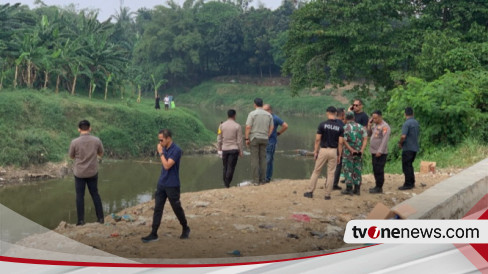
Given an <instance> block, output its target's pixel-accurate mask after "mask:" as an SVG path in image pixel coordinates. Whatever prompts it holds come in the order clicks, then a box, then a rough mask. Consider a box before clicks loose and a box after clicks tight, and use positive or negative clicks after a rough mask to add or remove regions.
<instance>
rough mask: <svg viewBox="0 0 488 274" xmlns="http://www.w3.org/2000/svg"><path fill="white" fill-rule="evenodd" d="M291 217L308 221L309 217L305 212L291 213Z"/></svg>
mask: <svg viewBox="0 0 488 274" xmlns="http://www.w3.org/2000/svg"><path fill="white" fill-rule="evenodd" d="M291 218H293V219H294V220H295V221H298V222H305V223H308V222H310V217H309V216H308V215H307V214H293V215H291Z"/></svg>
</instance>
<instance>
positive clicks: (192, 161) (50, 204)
mask: <svg viewBox="0 0 488 274" xmlns="http://www.w3.org/2000/svg"><path fill="white" fill-rule="evenodd" d="M193 111H195V112H196V113H198V114H199V116H200V118H201V120H202V121H203V123H204V124H205V126H206V127H207V128H208V129H210V130H212V131H217V128H218V125H219V124H220V122H221V121H225V120H226V110H214V109H210V110H209V109H193ZM247 113H248V111H247V110H246V111H242V113H241V111H238V113H237V122H239V123H240V124H241V125H244V124H245V120H246V118H247ZM277 114H278V115H279V116H280V117H281V118H282V119H283V120H284V121H286V122H287V123H288V125H289V129H288V130H287V131H286V132H285V133H284V134H283V135H281V136H279V137H278V138H279V139H278V140H279V141H278V146H277V148H276V154H275V161H274V174H273V180H279V179H306V178H310V175H311V173H312V170H313V166H314V162H313V159H312V158H311V157H304V156H300V155H298V154H297V150H298V149H305V150H313V142H314V138H315V133H316V128H317V126H318V124H319V123H320V122H321V121H322V120H323V119H324V117H293V116H292V117H290V116H286V115H280V114H279V113H277ZM321 119H322V120H321ZM243 130H244V126H243ZM155 132H157V129H156V130H155ZM174 135H175V133H174ZM176 135H177V134H176ZM176 135H175V136H174V142H175V143H178V139H177V136H176ZM156 137H157V136H155V145H156V143H157V138H156ZM102 141H103V140H102ZM245 150H246V151H247V152H248V151H249V149H247V148H246V149H245ZM245 154H246V155H245V156H244V157H242V158H240V159H239V160H238V162H237V167H236V172H235V174H234V179H233V181H232V184H231V186H236V184H238V183H241V182H245V181H249V180H251V172H250V156H249V155H248V153H245ZM160 171H161V165H160V163H159V159H158V158H157V157H156V158H145V159H133V160H121V161H111V160H104V162H103V163H102V164H101V165H100V171H99V185H98V188H99V192H100V195H101V197H102V202H103V207H104V213H105V215H108V214H110V213H112V212H118V211H120V210H122V209H124V208H127V207H131V206H134V205H137V204H139V203H142V202H146V201H149V200H151V199H152V195H153V193H154V191H155V188H156V183H157V180H158V177H159V174H160ZM180 177H181V183H182V186H181V188H182V192H189V191H192V192H193V191H200V190H206V189H214V188H223V184H222V160H221V159H220V158H218V157H217V156H216V155H183V157H182V160H181V165H180ZM0 202H1V203H2V204H3V205H5V206H7V207H9V208H10V209H12V210H14V211H16V212H18V213H19V214H21V215H23V216H25V217H26V218H29V219H31V220H33V221H35V222H37V223H39V224H41V225H43V226H45V227H47V228H50V229H52V228H55V227H56V226H57V225H58V224H59V223H60V222H61V221H67V222H68V223H76V206H75V189H74V179H73V178H72V177H71V176H68V177H66V178H63V179H56V180H49V181H43V182H36V183H31V184H27V185H19V186H8V187H4V188H2V189H0ZM85 219H86V221H87V222H94V221H95V212H94V208H93V202H92V200H91V197H90V194H89V193H88V190H87V191H86V194H85Z"/></svg>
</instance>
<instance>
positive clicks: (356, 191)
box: [352, 185, 361, 195]
mask: <svg viewBox="0 0 488 274" xmlns="http://www.w3.org/2000/svg"><path fill="white" fill-rule="evenodd" d="M352 193H353V194H354V195H361V186H360V185H354V190H353V191H352Z"/></svg>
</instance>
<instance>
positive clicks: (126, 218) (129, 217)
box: [122, 214, 134, 222]
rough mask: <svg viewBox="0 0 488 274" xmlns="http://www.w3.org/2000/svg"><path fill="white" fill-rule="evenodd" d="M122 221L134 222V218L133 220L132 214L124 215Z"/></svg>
mask: <svg viewBox="0 0 488 274" xmlns="http://www.w3.org/2000/svg"><path fill="white" fill-rule="evenodd" d="M122 220H124V221H126V222H133V221H134V218H132V216H131V215H130V214H124V215H122Z"/></svg>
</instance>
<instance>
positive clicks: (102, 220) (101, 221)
mask: <svg viewBox="0 0 488 274" xmlns="http://www.w3.org/2000/svg"><path fill="white" fill-rule="evenodd" d="M97 222H99V223H101V224H102V225H103V224H104V223H105V220H104V219H103V218H100V219H98V221H97Z"/></svg>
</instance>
